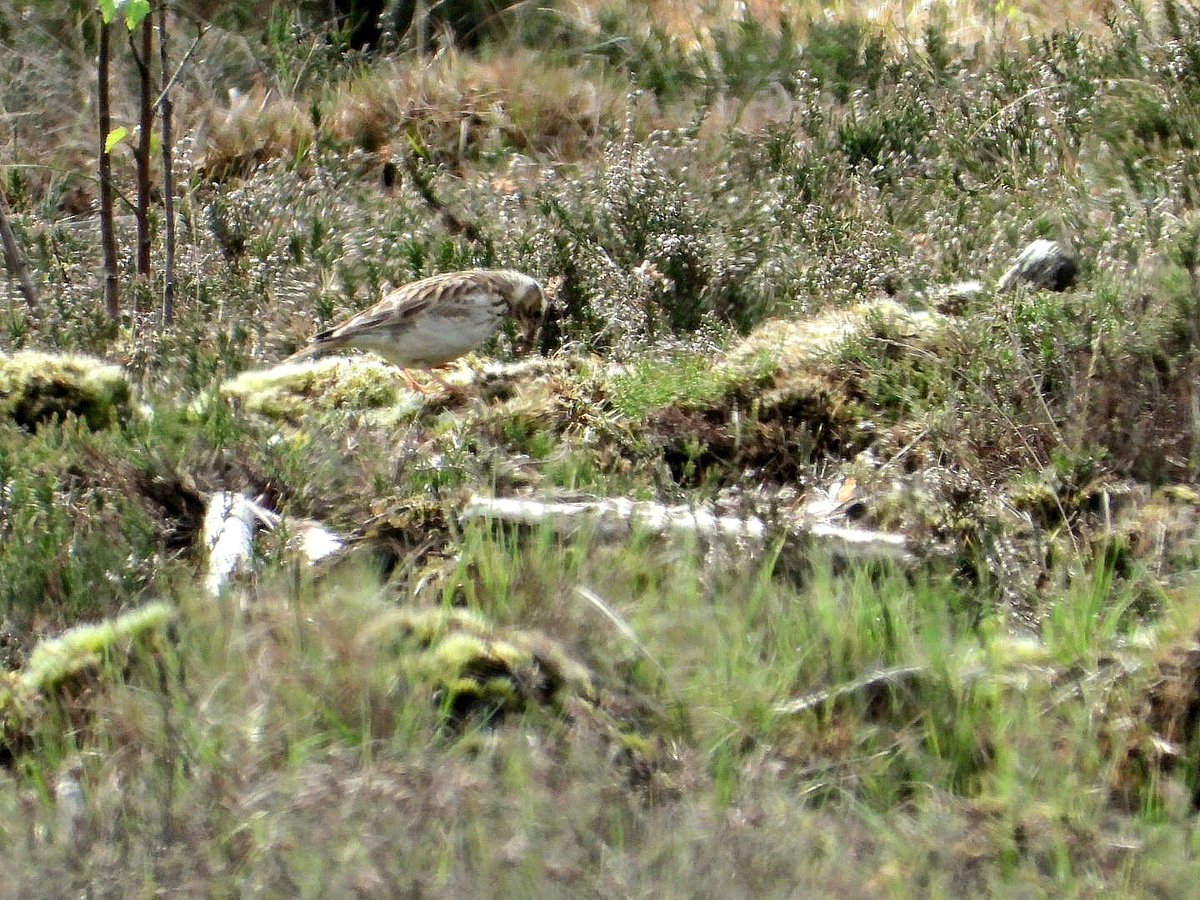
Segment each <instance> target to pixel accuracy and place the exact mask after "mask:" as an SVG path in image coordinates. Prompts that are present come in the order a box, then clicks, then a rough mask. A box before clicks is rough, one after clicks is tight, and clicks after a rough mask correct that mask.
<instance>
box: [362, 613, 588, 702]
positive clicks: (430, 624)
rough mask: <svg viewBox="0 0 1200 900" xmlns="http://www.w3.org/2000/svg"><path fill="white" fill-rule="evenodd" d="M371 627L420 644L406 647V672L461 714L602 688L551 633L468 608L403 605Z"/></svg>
mask: <svg viewBox="0 0 1200 900" xmlns="http://www.w3.org/2000/svg"><path fill="white" fill-rule="evenodd" d="M372 631H373V633H374V635H375V636H376V637H377V639H384V638H385V637H393V636H394V637H398V638H399V639H400V640H401V641H402V642H404V643H407V644H411V645H414V646H415V648H416V651H417V652H416V653H415V654H405V660H406V661H405V664H404V669H405V674H406V675H407V677H408V678H410V679H411V680H412V681H414V682H415V683H418V684H423V685H426V686H428V688H429V689H430V690H431V692H432V696H433V698H434V700H435V702H436V703H437V704H438V705H439V706H440V707H441V708H442V709H443V710H445V711H446V713H447V714H448V715H449V716H450V717H451V718H452V719H454V720H455V721H458V720H462V719H464V718H468V717H483V718H484V719H488V720H490V719H493V718H495V717H497V716H500V715H503V714H505V713H512V712H521V711H522V710H524V709H525V708H526V707H527V706H530V705H534V704H552V705H555V706H558V705H561V704H562V703H563V702H565V701H566V700H567V699H568V698H571V697H584V698H590V697H592V696H593V695H594V693H595V691H594V688H593V686H592V679H591V676H590V675H589V673H588V671H587V669H586V668H585V667H584V666H582V665H580V664H579V663H578V662H576V661H575V660H573V659H572V658H571V657H570V656H569V655H568V654H567V653H566V652H565V651H564V650H563V649H562V648H561V647H560V646H559V645H558V644H557V643H556V642H555V641H553V640H552V639H550V638H548V637H546V636H545V635H542V634H538V633H537V632H533V631H525V630H521V629H512V628H495V627H493V626H492V625H491V624H490V623H489V622H488V621H487V620H486V619H485V618H483V617H482V616H480V615H478V614H476V613H473V612H470V611H468V610H464V609H446V608H440V607H439V608H433V609H415V610H410V609H405V610H399V611H397V612H396V613H395V614H393V615H391V616H387V617H385V618H383V619H382V620H380V621H379V622H377V623H376V625H375V627H374V628H373V629H372Z"/></svg>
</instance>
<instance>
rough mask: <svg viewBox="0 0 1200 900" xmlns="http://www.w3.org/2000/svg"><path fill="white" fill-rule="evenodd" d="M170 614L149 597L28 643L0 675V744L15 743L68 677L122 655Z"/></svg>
mask: <svg viewBox="0 0 1200 900" xmlns="http://www.w3.org/2000/svg"><path fill="white" fill-rule="evenodd" d="M174 616H175V611H174V609H173V608H172V607H171V606H169V605H168V604H166V603H160V602H156V603H149V604H147V605H145V606H143V607H141V608H140V609H135V610H132V611H130V612H127V613H125V614H124V615H121V616H118V617H117V618H115V619H109V620H106V621H103V622H98V623H94V624H87V625H77V626H75V627H74V628H71V629H69V630H67V631H65V632H64V633H63V634H61V635H59V636H58V637H56V638H50V639H47V640H44V641H42V642H41V643H39V644H38V645H37V646H36V647H34V648H33V652H32V653H30V655H29V660H28V662H27V663H26V664H25V666H24V667H22V668H21V669H19V670H17V671H15V672H5V673H3V674H2V675H0V748H8V749H11V748H13V747H15V746H18V745H19V744H20V743H21V741H22V738H23V736H25V735H28V734H29V732H30V723H31V722H33V721H35V720H36V718H37V712H38V710H40V709H42V708H43V707H44V706H45V705H46V703H47V702H48V701H50V700H51V699H52V697H53V695H55V693H56V692H58V691H59V690H60V689H61V688H62V686H63V685H64V684H65V683H66V682H68V681H70V680H71V679H74V678H77V677H80V676H83V675H86V674H88V673H96V672H99V671H101V670H102V668H103V666H104V664H105V663H106V661H113V660H123V659H126V658H128V656H129V654H130V653H131V651H132V650H133V648H134V647H135V645H137V644H139V643H140V642H143V641H146V640H147V639H149V638H151V637H152V636H154V635H158V634H161V633H163V632H164V631H165V630H166V628H167V626H168V625H169V624H170V622H171V621H172V619H173V618H174Z"/></svg>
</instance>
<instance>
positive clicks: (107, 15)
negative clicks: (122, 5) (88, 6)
mask: <svg viewBox="0 0 1200 900" xmlns="http://www.w3.org/2000/svg"><path fill="white" fill-rule="evenodd" d="M96 8H97V9H99V10H100V18H102V19H103V20H104V24H105V25H109V24H111V23H112V20H113V16H115V15H116V14H117V4H116V2H115V0H99V2H98V3H97V4H96Z"/></svg>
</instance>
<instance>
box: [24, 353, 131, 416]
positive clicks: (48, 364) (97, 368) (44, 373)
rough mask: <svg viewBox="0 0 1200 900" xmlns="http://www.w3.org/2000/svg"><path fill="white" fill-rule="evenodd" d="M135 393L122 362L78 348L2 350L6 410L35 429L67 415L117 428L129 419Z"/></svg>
mask: <svg viewBox="0 0 1200 900" xmlns="http://www.w3.org/2000/svg"><path fill="white" fill-rule="evenodd" d="M131 398H132V389H131V386H130V384H129V379H128V378H126V376H125V372H124V370H123V369H121V367H120V366H114V365H110V364H108V363H105V362H102V361H100V360H98V359H95V358H93V357H90V356H82V355H78V354H65V355H59V354H54V353H42V352H40V351H36V350H22V351H20V352H18V353H13V354H0V416H4V417H5V418H9V419H11V420H12V421H13V422H15V423H16V424H17V425H19V426H21V427H22V428H25V429H28V430H29V431H33V430H34V429H35V428H37V426H38V425H40V424H42V423H43V422H49V421H54V420H61V419H65V418H66V417H67V416H75V417H76V418H78V419H79V420H80V421H83V422H86V423H87V426H88V427H89V428H92V429H101V428H111V427H113V426H114V425H118V424H120V423H122V422H125V421H127V420H128V418H129V415H130V411H131V409H132V404H131Z"/></svg>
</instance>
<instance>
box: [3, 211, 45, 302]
mask: <svg viewBox="0 0 1200 900" xmlns="http://www.w3.org/2000/svg"><path fill="white" fill-rule="evenodd" d="M0 243H3V245H4V260H5V263H6V264H7V265H8V271H10V272H12V274H13V277H14V278H16V279H17V287H18V289H19V290H20V291H21V294H22V295H23V296H24V297H25V302H26V303H28V304H29V308H30V309H37V288H35V287H34V285H33V275H31V274H30V272H29V261H28V260H27V259H26V258H25V253H24V252H23V251H22V250H21V245H20V244H18V243H17V236H16V234H15V233H14V232H13V229H12V222H11V221H10V220H9V216H8V200H6V199H5V197H4V192H3V191H0Z"/></svg>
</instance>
